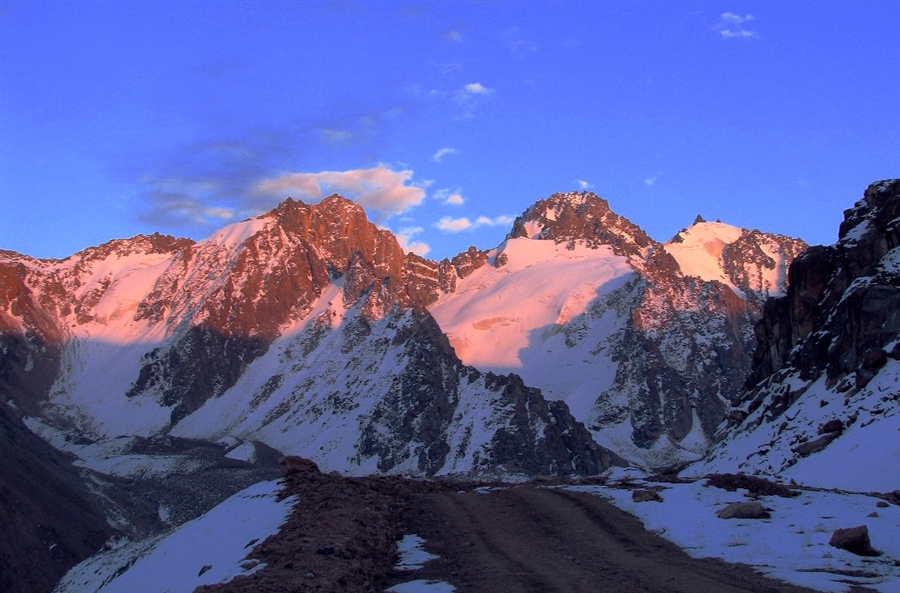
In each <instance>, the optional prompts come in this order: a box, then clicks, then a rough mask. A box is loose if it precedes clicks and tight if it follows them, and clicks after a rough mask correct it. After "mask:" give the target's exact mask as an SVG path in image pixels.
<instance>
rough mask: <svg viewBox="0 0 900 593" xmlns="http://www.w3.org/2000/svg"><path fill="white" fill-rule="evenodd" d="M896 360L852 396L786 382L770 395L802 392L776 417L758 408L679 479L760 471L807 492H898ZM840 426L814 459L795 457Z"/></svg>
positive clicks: (899, 378) (899, 371)
mask: <svg viewBox="0 0 900 593" xmlns="http://www.w3.org/2000/svg"><path fill="white" fill-rule="evenodd" d="M898 385H900V361H896V360H892V359H888V363H887V364H886V365H885V366H884V367H882V368H881V370H880V371H879V372H878V374H877V375H875V377H874V378H873V379H872V380H871V381H870V382H869V383H868V384H867V385H866V387H865V388H864V389H862V390H860V391H859V392H857V393H855V394H853V395H849V396H848V395H847V394H846V393H838V392H836V391H835V390H834V389H828V388H826V387H825V378H824V377H820V378H819V379H818V380H817V381H814V382H813V383H812V384H809V385H807V383H806V382H804V381H801V380H800V379H799V378H798V377H796V376H792V377H789V378H786V379H785V380H784V381H782V383H781V386H779V387H777V388H775V389H781V390H788V391H792V392H796V391H798V390H800V389H805V391H804V392H803V394H802V395H801V396H800V398H799V399H797V401H795V402H794V404H793V405H792V406H791V407H790V408H788V410H787V411H785V412H784V413H783V414H782V415H781V416H778V417H776V418H769V417H768V416H766V412H765V410H764V408H765V406H760V408H758V409H757V410H755V411H754V412H753V413H752V414H750V415H749V416H748V417H747V419H746V420H744V422H743V424H742V425H740V426H739V427H737V428H736V429H732V432H730V433H729V434H728V435H727V438H726V439H725V440H724V441H722V442H721V443H720V444H719V445H718V446H717V447H716V448H714V449H713V450H712V451H711V452H710V454H709V455H708V457H707V458H706V459H705V460H704V461H703V462H701V463H699V464H697V465H694V466H691V467H689V468H687V469H686V470H685V471H684V472H683V475H686V476H702V475H705V474H707V473H737V472H746V473H759V474H763V475H769V476H777V477H780V478H781V479H783V480H791V479H793V480H796V481H797V482H798V483H800V484H804V485H806V486H816V487H821V488H839V489H842V490H848V491H855V492H870V491H877V492H890V491H893V490H897V489H900V401H898V399H897V386H898ZM832 420H839V421H841V423H842V425H843V427H844V428H843V431H842V432H841V433H840V436H837V438H835V439H834V440H833V441H831V442H830V443H828V445H827V446H826V447H825V448H824V449H823V450H821V451H819V452H818V453H813V454H811V455H809V456H807V457H803V456H801V455H799V454H798V453H797V452H796V450H797V448H798V446H800V445H802V444H804V443H809V442H812V441H814V440H816V439H820V438H822V437H823V436H824V435H823V433H822V427H823V426H824V425H825V424H826V423H827V422H829V421H832Z"/></svg>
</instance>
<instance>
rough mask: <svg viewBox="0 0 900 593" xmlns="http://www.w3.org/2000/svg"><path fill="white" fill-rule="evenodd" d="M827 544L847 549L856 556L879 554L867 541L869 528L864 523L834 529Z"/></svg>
mask: <svg viewBox="0 0 900 593" xmlns="http://www.w3.org/2000/svg"><path fill="white" fill-rule="evenodd" d="M828 545H829V546H834V547H835V548H840V549H841V550H847V551H848V552H850V553H851V554H856V555H857V556H881V552H879V551H878V550H876V549H875V548H873V547H872V543H871V542H870V541H869V528H868V527H866V526H865V525H860V526H858V527H848V528H846V529H837V530H835V532H834V534H832V536H831V539H830V540H828Z"/></svg>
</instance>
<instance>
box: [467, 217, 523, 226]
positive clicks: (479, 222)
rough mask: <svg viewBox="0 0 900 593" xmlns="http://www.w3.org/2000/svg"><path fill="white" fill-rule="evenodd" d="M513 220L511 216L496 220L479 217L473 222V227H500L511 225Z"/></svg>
mask: <svg viewBox="0 0 900 593" xmlns="http://www.w3.org/2000/svg"><path fill="white" fill-rule="evenodd" d="M514 220H515V219H514V218H513V217H512V216H498V217H496V218H488V217H487V216H479V217H478V219H477V220H476V221H475V226H500V225H505V224H512V223H513V221H514Z"/></svg>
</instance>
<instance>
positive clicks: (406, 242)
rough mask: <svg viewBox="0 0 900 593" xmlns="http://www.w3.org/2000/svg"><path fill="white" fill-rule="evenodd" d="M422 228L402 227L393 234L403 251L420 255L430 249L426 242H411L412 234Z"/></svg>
mask: <svg viewBox="0 0 900 593" xmlns="http://www.w3.org/2000/svg"><path fill="white" fill-rule="evenodd" d="M424 230H425V229H423V228H422V227H420V226H416V227H406V228H402V229H400V230H399V231H397V233H396V234H395V236H396V237H397V242H398V243H400V247H401V248H403V251H405V252H407V253H409V252H412V253H415V254H417V255H422V256H424V255H425V254H426V253H428V252H429V251H431V247H429V246H428V244H427V243H423V242H421V241H419V242H413V240H412V238H413V236H414V235H417V234H419V233H421V232H422V231H424Z"/></svg>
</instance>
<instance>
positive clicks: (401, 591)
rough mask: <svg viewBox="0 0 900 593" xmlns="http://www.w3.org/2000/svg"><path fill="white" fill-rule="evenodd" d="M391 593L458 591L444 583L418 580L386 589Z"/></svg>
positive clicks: (445, 592) (447, 592) (448, 592)
mask: <svg viewBox="0 0 900 593" xmlns="http://www.w3.org/2000/svg"><path fill="white" fill-rule="evenodd" d="M385 591H389V592H390V593H452V592H453V591H456V587H454V586H453V585H451V584H450V583H445V582H444V581H428V580H425V579H416V580H415V581H409V582H408V583H400V584H399V585H394V586H393V587H391V588H389V589H385Z"/></svg>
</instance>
